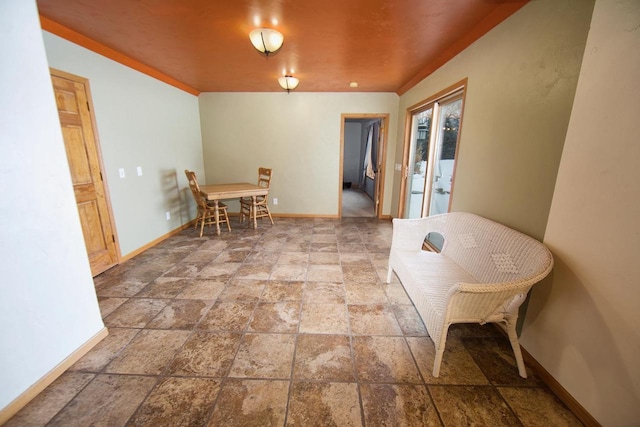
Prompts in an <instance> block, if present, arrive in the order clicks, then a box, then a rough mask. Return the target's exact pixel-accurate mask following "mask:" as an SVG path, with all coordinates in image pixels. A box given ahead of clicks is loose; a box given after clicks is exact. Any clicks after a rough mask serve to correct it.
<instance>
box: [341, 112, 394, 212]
mask: <svg viewBox="0 0 640 427" xmlns="http://www.w3.org/2000/svg"><path fill="white" fill-rule="evenodd" d="M341 120H342V121H341V132H340V134H341V135H340V176H339V182H340V188H339V195H340V196H339V201H338V209H339V212H338V217H340V218H343V217H345V218H346V217H359V218H362V217H375V218H380V217H381V215H382V200H383V189H384V176H385V170H384V165H385V163H386V141H387V129H388V120H389V115H388V114H359V115H358V114H343V115H342V117H341Z"/></svg>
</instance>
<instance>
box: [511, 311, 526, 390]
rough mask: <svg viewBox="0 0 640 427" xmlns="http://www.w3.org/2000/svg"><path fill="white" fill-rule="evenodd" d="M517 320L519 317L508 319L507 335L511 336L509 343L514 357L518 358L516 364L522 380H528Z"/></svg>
mask: <svg viewBox="0 0 640 427" xmlns="http://www.w3.org/2000/svg"><path fill="white" fill-rule="evenodd" d="M516 320H518V316H509V317H508V318H507V335H509V342H510V343H511V348H512V349H513V355H514V356H515V358H516V364H517V365H518V374H520V376H521V377H522V378H527V369H526V368H525V366H524V360H523V359H522V351H521V350H520V342H519V341H518V334H517V332H516Z"/></svg>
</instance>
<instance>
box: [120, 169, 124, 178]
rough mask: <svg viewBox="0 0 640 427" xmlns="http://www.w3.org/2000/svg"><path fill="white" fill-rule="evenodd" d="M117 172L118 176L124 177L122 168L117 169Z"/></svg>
mask: <svg viewBox="0 0 640 427" xmlns="http://www.w3.org/2000/svg"><path fill="white" fill-rule="evenodd" d="M118 173H119V174H120V178H124V176H125V175H124V168H120V169H118Z"/></svg>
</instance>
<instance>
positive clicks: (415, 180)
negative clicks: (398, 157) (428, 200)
mask: <svg viewBox="0 0 640 427" xmlns="http://www.w3.org/2000/svg"><path fill="white" fill-rule="evenodd" d="M432 116H433V108H429V109H428V110H425V111H421V112H418V113H414V114H413V116H412V118H411V148H410V151H409V153H410V154H409V168H408V176H407V192H406V194H407V196H408V197H407V198H406V209H405V217H406V218H420V217H422V212H423V210H424V209H423V207H424V205H425V188H426V182H427V163H428V159H429V139H430V136H431V121H432Z"/></svg>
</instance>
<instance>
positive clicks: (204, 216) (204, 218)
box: [200, 212, 207, 237]
mask: <svg viewBox="0 0 640 427" xmlns="http://www.w3.org/2000/svg"><path fill="white" fill-rule="evenodd" d="M200 220H201V222H202V223H201V224H200V237H202V233H204V223H205V222H207V215H206V214H205V213H204V212H203V213H202V217H201V218H200Z"/></svg>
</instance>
